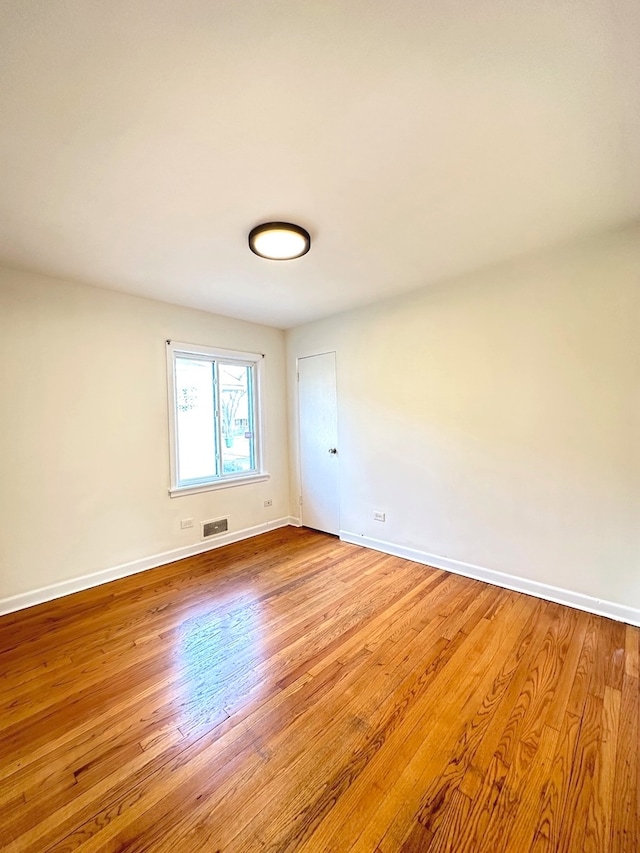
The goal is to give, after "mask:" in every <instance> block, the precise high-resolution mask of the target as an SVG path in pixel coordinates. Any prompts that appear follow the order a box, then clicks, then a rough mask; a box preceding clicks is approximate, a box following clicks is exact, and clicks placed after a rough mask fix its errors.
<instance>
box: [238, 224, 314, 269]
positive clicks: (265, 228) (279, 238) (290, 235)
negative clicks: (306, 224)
mask: <svg viewBox="0 0 640 853" xmlns="http://www.w3.org/2000/svg"><path fill="white" fill-rule="evenodd" d="M249 248H250V249H251V251H252V252H255V254H256V255H259V256H260V257H261V258H268V259H269V260H270V261H291V260H293V259H294V258H299V257H301V256H302V255H306V254H307V252H308V251H309V249H310V248H311V237H310V236H309V232H308V231H305V230H304V228H301V227H300V226H299V225H293V224H292V223H291V222H265V223H264V224H263V225H256V227H255V228H253V229H252V230H251V232H250V233H249Z"/></svg>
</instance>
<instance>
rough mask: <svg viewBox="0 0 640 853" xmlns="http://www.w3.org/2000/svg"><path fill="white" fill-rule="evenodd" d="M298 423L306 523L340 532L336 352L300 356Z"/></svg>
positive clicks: (304, 518) (331, 531)
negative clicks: (305, 356)
mask: <svg viewBox="0 0 640 853" xmlns="http://www.w3.org/2000/svg"><path fill="white" fill-rule="evenodd" d="M298 424H299V429H300V480H301V493H302V495H301V496H302V506H301V517H302V523H303V524H304V525H305V527H313V528H314V529H315V530H324V531H325V532H326V533H335V534H337V533H338V531H339V530H340V512H339V493H338V444H337V442H338V406H337V400H336V354H335V353H334V352H327V353H323V354H322V355H312V356H308V357H307V358H300V359H298Z"/></svg>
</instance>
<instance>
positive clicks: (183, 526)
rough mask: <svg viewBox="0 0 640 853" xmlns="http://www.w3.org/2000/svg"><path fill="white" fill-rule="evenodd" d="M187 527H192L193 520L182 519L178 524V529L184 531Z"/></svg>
mask: <svg viewBox="0 0 640 853" xmlns="http://www.w3.org/2000/svg"><path fill="white" fill-rule="evenodd" d="M188 527H193V519H192V518H183V519H182V521H181V522H180V528H181V529H182V530H186V529H187V528H188Z"/></svg>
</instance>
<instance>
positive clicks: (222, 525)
mask: <svg viewBox="0 0 640 853" xmlns="http://www.w3.org/2000/svg"><path fill="white" fill-rule="evenodd" d="M228 529H229V519H228V518H216V519H215V520H214V521H203V522H202V538H203V539H206V538H207V537H208V536H217V535H218V534H219V533H224V532H225V531H227V530H228Z"/></svg>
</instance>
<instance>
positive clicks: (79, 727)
mask: <svg viewBox="0 0 640 853" xmlns="http://www.w3.org/2000/svg"><path fill="white" fill-rule="evenodd" d="M639 637H640V631H639V630H638V629H637V628H634V627H631V626H624V625H621V624H620V623H615V622H611V621H610V620H606V619H602V618H599V617H596V616H591V615H588V614H583V613H578V612H576V611H571V610H568V609H566V608H563V607H561V606H560V605H556V604H552V603H548V602H541V601H539V600H537V599H534V598H530V597H528V596H523V595H520V594H518V593H515V592H511V591H507V590H503V589H500V588H498V587H493V586H489V585H484V584H481V583H479V582H477V581H473V580H470V579H467V578H463V577H459V576H456V575H451V574H447V573H445V572H441V571H439V570H436V569H433V568H430V567H428V566H422V565H419V564H416V563H411V562H408V561H405V560H402V559H400V558H396V557H390V556H388V555H385V554H381V553H378V552H372V551H368V550H366V549H363V548H359V547H357V546H354V545H349V544H346V543H342V542H340V541H338V540H337V539H335V538H334V537H330V536H326V535H324V534H319V533H316V532H314V531H310V530H305V529H304V528H302V529H295V528H287V529H283V530H278V531H272V532H270V533H266V534H264V535H263V536H260V537H256V538H255V539H253V540H246V541H244V542H239V543H236V544H234V545H230V546H226V547H224V548H221V549H219V550H217V551H213V552H209V553H207V554H202V555H198V556H197V557H194V558H191V559H189V560H183V561H180V562H177V563H174V564H171V565H168V566H163V567H160V568H158V569H154V570H151V571H148V572H144V573H142V574H140V575H135V576H132V577H129V578H124V579H122V580H120V581H115V582H113V583H111V584H106V585H104V586H102V587H97V588H95V589H92V590H86V591H84V592H81V593H78V594H76V595H73V596H69V597H67V598H65V599H60V600H57V601H54V602H50V603H48V604H43V605H39V606H37V607H34V608H31V609H30V610H27V611H24V612H21V613H15V614H11V615H9V616H6V617H2V618H0V839H1V840H0V846H2V849H3V850H5V849H6V850H7V851H10V853H45V851H47V853H51V851H58V853H60V851H71V850H78V851H80V853H91V851H96V853H98V851H99V853H107V851H114V853H115V851H120V850H122V849H127V850H130V851H140V853H142V851H145V853H147V852H148V851H152V853H163V851H166V852H167V853H175V851H176V850H179V851H180V853H195V851H200V850H225V851H226V852H227V853H237V851H254V850H255V851H257V850H271V851H274V853H275V851H278V853H285V851H307V853H318V851H323V850H334V851H339V853H342V852H343V851H352V853H371V851H376V853H397V852H398V851H402V853H418V851H421V850H425V851H427V850H428V851H431V853H434V851H451V850H456V851H459V853H467V851H468V853H471V851H473V853H479V851H483V850H487V851H489V850H491V851H492V853H505V851H511V850H516V849H517V850H518V853H520V851H522V853H526V851H528V850H532V851H535V853H542V851H545V853H562V851H566V853H573V851H575V850H580V851H583V850H600V851H606V850H611V851H616V852H617V851H620V853H622V852H623V851H624V853H632V851H633V853H636V851H637V850H638V849H640V836H639V830H638V820H639V818H640V814H639V811H638V795H639V791H640V788H639V785H638V779H639V774H640V759H639V752H638V739H639V736H640V731H639V709H640V699H639V686H638V677H639Z"/></svg>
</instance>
